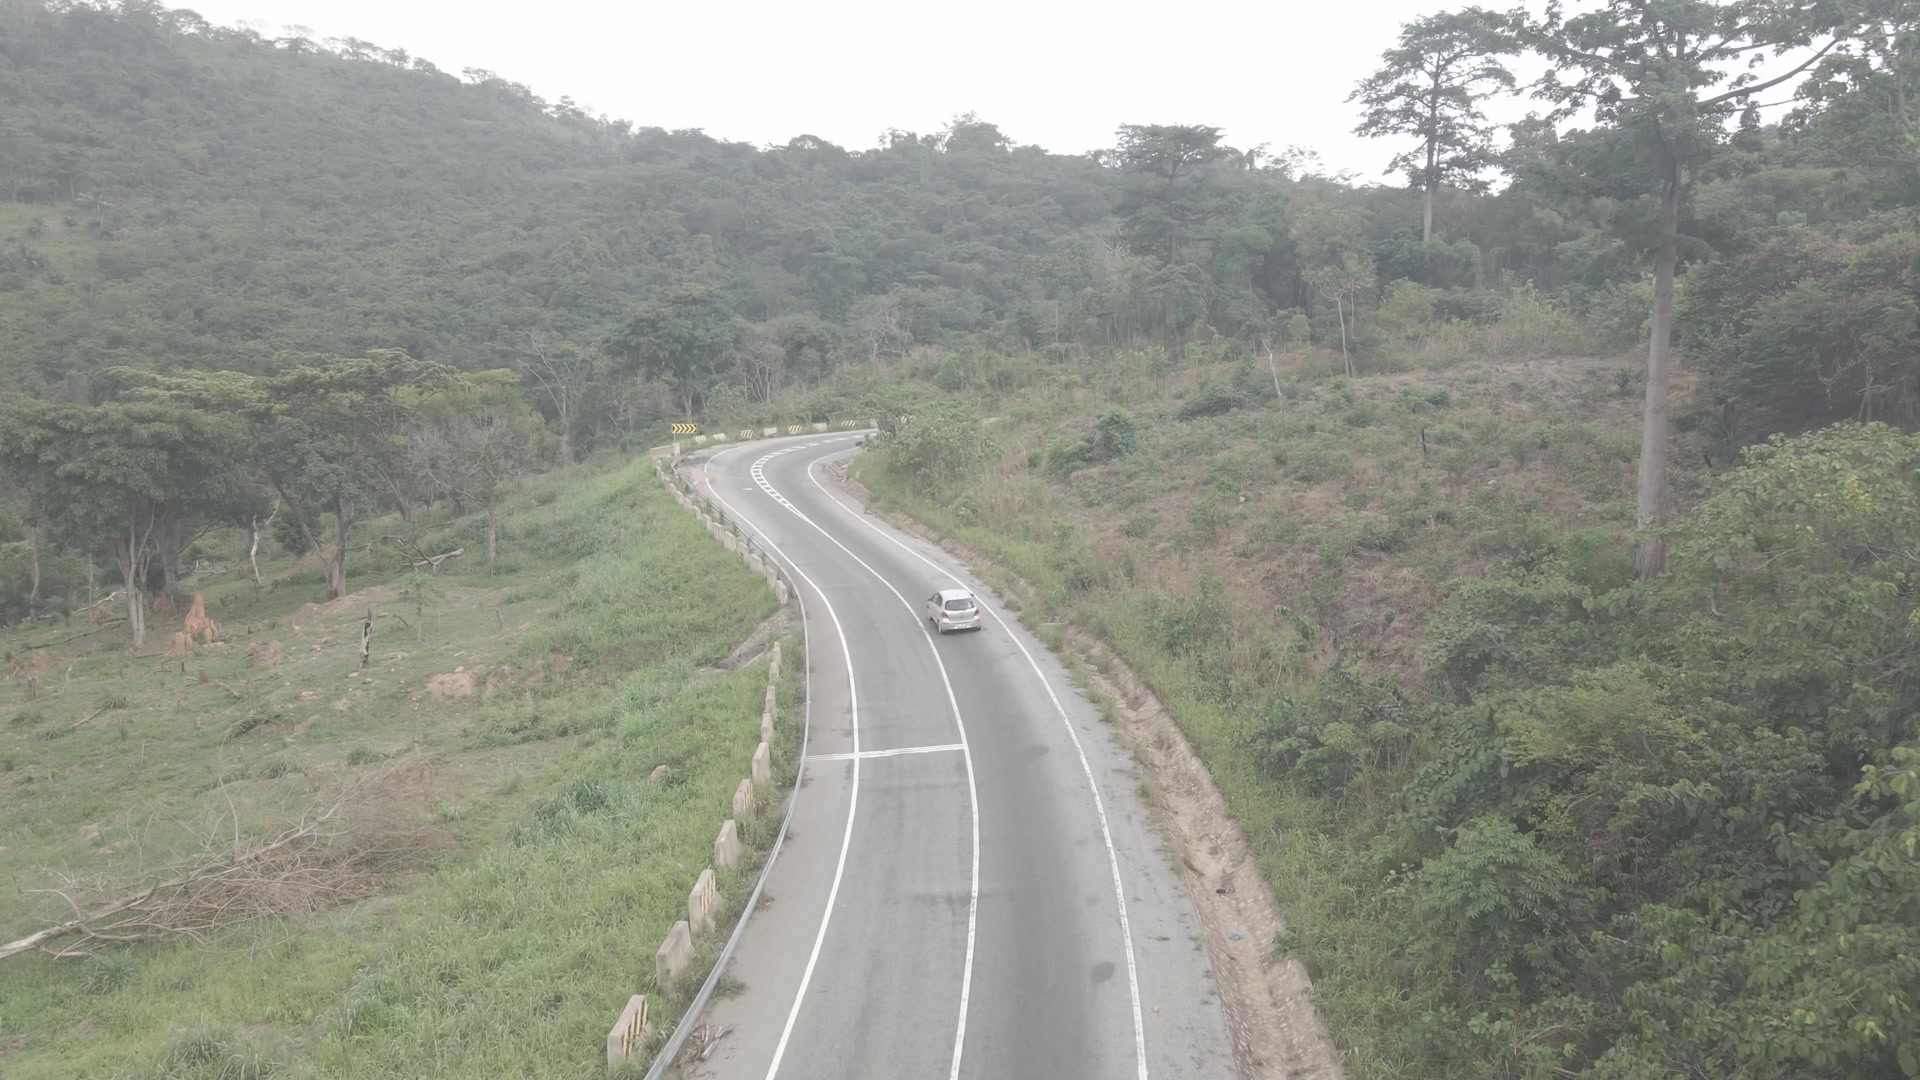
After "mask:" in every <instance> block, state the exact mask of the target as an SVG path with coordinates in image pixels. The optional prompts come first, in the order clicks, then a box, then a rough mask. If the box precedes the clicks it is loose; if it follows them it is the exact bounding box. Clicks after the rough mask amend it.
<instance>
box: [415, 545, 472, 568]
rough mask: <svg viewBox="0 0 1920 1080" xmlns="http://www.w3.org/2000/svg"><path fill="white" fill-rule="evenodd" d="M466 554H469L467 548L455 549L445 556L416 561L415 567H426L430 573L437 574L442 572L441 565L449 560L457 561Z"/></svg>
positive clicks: (430, 556) (434, 556)
mask: <svg viewBox="0 0 1920 1080" xmlns="http://www.w3.org/2000/svg"><path fill="white" fill-rule="evenodd" d="M466 553H467V549H466V548H454V549H453V550H452V551H449V552H447V553H446V554H445V555H429V556H427V557H426V558H424V559H417V560H415V561H414V564H413V565H415V566H424V567H426V568H427V570H428V571H429V572H431V573H435V574H437V573H439V572H440V564H441V563H443V562H446V561H447V560H448V559H457V558H459V557H460V556H462V555H465V554H466Z"/></svg>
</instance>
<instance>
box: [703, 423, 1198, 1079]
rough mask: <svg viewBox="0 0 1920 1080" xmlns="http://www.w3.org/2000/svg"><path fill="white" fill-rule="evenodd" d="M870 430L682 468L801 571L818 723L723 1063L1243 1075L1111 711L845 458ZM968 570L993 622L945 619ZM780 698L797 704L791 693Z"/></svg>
mask: <svg viewBox="0 0 1920 1080" xmlns="http://www.w3.org/2000/svg"><path fill="white" fill-rule="evenodd" d="M857 438H858V437H857V436H849V435H818V436H812V437H801V438H798V439H782V440H768V441H764V442H753V443H746V444H742V445H738V446H734V447H729V448H724V449H719V450H716V451H713V452H711V453H709V454H706V455H703V456H702V457H699V458H695V459H689V460H686V461H684V462H683V463H682V465H681V469H682V472H683V473H684V474H685V475H687V476H688V478H689V479H691V480H692V481H693V482H694V484H695V485H696V486H697V487H698V488H699V489H700V490H701V491H702V492H704V493H705V494H707V495H708V496H709V497H710V498H711V499H713V501H714V502H715V503H716V504H717V505H719V506H720V507H721V508H722V509H724V510H725V511H726V512H727V513H728V515H729V516H731V517H732V518H733V519H734V520H735V521H736V522H739V523H740V524H741V525H742V526H743V527H744V528H745V529H746V530H747V531H748V532H749V533H750V534H751V535H752V536H753V538H754V539H755V541H756V542H758V543H759V544H760V545H761V546H762V548H763V549H766V550H770V551H772V552H773V553H774V554H775V555H776V556H777V557H778V558H779V559H780V560H781V561H782V562H783V563H784V564H785V567H786V569H787V571H788V575H789V577H790V579H792V580H794V581H797V582H798V583H799V593H800V601H801V607H802V612H803V616H804V619H805V623H806V634H807V642H808V669H809V670H808V674H809V681H810V688H811V695H810V702H809V709H808V713H809V715H808V718H807V721H806V722H808V723H810V724H811V725H812V729H811V745H810V748H809V755H808V760H807V762H806V765H805V771H804V773H803V776H802V781H801V788H800V790H799V792H798V795H797V798H796V802H795V805H794V811H793V814H794V816H793V823H792V827H791V829H790V831H789V834H788V840H787V844H786V847H785V849H784V850H783V851H782V852H781V854H780V855H779V858H778V860H777V861H776V863H775V864H774V868H773V871H772V875H771V877H770V878H769V880H768V884H767V892H766V896H765V897H764V898H763V900H762V903H761V907H760V910H759V911H757V912H756V913H755V914H754V916H753V918H752V920H751V921H750V922H749V924H748V926H747V929H746V932H745V934H744V936H743V937H742V939H741V942H740V946H739V949H738V950H737V952H736V953H735V954H734V958H733V960H732V962H731V965H730V967H729V970H728V974H729V975H730V976H731V977H732V979H733V980H734V983H735V985H737V986H738V987H741V989H740V990H739V992H738V993H735V994H732V995H731V996H728V997H725V998H723V999H721V1000H719V1001H716V1002H715V1003H714V1004H712V1005H711V1006H709V1008H708V1010H707V1012H708V1015H707V1017H706V1019H707V1020H708V1022H709V1023H710V1024H711V1025H712V1026H713V1028H715V1029H726V1031H727V1032H728V1034H727V1035H726V1036H725V1038H724V1040H723V1041H722V1042H721V1044H720V1045H719V1046H718V1047H717V1048H716V1049H715V1050H714V1051H713V1052H712V1053H711V1054H710V1055H709V1056H708V1057H707V1059H706V1060H705V1061H703V1062H701V1063H700V1064H699V1065H698V1066H696V1067H695V1068H694V1070H693V1072H692V1075H699V1076H713V1077H720V1078H724V1080H775V1078H779V1080H811V1078H817V1080H919V1078H939V1077H946V1078H948V1080H959V1078H961V1077H966V1078H970V1080H972V1078H979V1080H1027V1078H1031V1080H1096V1078H1098V1080H1147V1078H1148V1077H1156V1078H1164V1080H1175V1078H1179V1080H1228V1078H1231V1077H1232V1076H1233V1075H1234V1068H1233V1057H1232V1048H1231V1046H1230V1044H1229V1041H1228V1035H1227V1028H1226V1022H1225V1019H1224V1016H1223V1014H1222V1011H1221V1006H1220V1002H1219V999H1218V994H1217V990H1216V987H1215V984H1214V980H1213V975H1212V972H1211V970H1210V966H1209V962H1208V958H1207V954H1206V950H1205V948H1204V947H1203V946H1202V944H1201V940H1200V936H1199V930H1198V923H1197V920H1196V918H1195V916H1194V914H1193V910H1192V907H1191V904H1190V902H1189V900H1188V897H1187V895H1186V893H1185V890H1184V888H1183V886H1182V885H1181V883H1180V881H1179V879H1178V877H1177V876H1176V875H1175V873H1174V871H1173V869H1172V867H1171V866H1170V865H1169V864H1168V858H1167V855H1166V853H1165V851H1164V849H1163V845H1162V844H1161V842H1160V840H1159V838H1158V837H1157V836H1156V835H1155V834H1154V833H1153V831H1152V830H1151V828H1150V825H1149V822H1148V819H1147V811H1146V808H1145V807H1144V806H1143V805H1142V804H1141V802H1140V800H1139V797H1138V796H1137V795H1136V787H1137V783H1138V781H1137V775H1136V772H1135V769H1134V766H1133V764H1132V762H1131V761H1130V760H1129V759H1128V757H1127V755H1126V754H1125V752H1124V751H1123V750H1122V749H1121V748H1120V747H1119V745H1118V744H1117V742H1116V741H1115V738H1114V735H1113V733H1112V729H1111V727H1110V726H1109V725H1107V724H1105V723H1103V722H1102V721H1101V718H1100V715H1099V713H1098V711H1097V710H1096V709H1095V708H1094V707H1093V706H1092V704H1091V703H1089V702H1088V701H1087V700H1086V699H1085V698H1084V697H1083V696H1082V695H1081V694H1080V693H1079V692H1078V691H1077V690H1075V689H1074V687H1073V685H1072V683H1071V682H1070V681H1069V679H1068V678H1067V676H1066V674H1065V672H1064V671H1063V670H1062V668H1061V667H1060V665H1059V664H1058V663H1057V662H1056V661H1055V660H1054V658H1053V657H1052V655H1051V654H1050V653H1048V652H1047V651H1046V649H1045V648H1044V647H1043V646H1042V645H1041V644H1040V643H1039V642H1038V641H1037V640H1036V639H1034V638H1033V636H1032V635H1030V634H1028V633H1027V632H1026V631H1025V630H1024V629H1022V628H1021V627H1020V625H1019V623H1018V622H1017V620H1016V619H1015V617H1014V616H1012V615H1011V614H1008V613H1005V610H1004V609H1003V608H1002V606H1001V604H1000V602H999V600H998V599H997V598H996V597H995V596H994V595H993V594H992V593H991V592H990V591H989V590H987V589H986V588H985V586H983V585H982V584H981V583H980V582H979V581H977V580H975V579H974V578H973V577H972V575H971V574H969V573H968V572H967V571H966V570H965V568H964V567H962V566H960V565H959V564H958V563H957V562H955V561H954V560H953V559H952V558H950V557H949V556H947V555H946V554H945V553H944V552H942V551H940V550H939V549H938V548H936V547H934V546H932V545H930V544H926V543H924V542H921V541H919V540H917V539H914V538H910V537H908V536H905V535H904V534H901V533H899V532H897V531H895V530H893V529H890V528H888V527H887V526H886V525H884V524H882V523H880V522H879V521H877V520H875V519H874V518H872V517H869V516H867V515H866V514H864V513H863V512H862V510H861V508H860V507H859V505H858V504H857V503H855V502H854V500H853V499H852V498H851V497H849V496H848V495H847V494H846V492H845V491H844V490H841V489H839V488H837V487H836V486H834V485H833V484H832V482H831V481H830V480H829V479H827V477H826V476H825V475H824V473H823V469H822V467H823V466H824V465H825V463H827V462H829V461H831V460H834V459H837V458H844V457H847V456H849V455H850V454H852V453H853V452H854V451H855V448H856V446H857ZM955 583H958V585H959V586H960V587H964V588H967V589H970V590H972V591H973V592H974V593H975V595H977V596H979V597H980V598H981V601H982V602H983V603H984V604H985V606H986V608H987V616H986V619H985V623H986V626H985V629H983V630H980V631H978V632H967V633H959V634H950V635H946V636H937V635H935V634H933V633H932V630H931V627H929V625H928V624H927V622H926V620H925V618H924V617H923V615H922V613H921V612H922V607H923V602H924V601H925V599H926V598H927V597H928V596H929V595H931V594H932V593H933V592H934V591H935V590H936V589H940V588H951V587H954V585H955ZM782 722H783V723H795V722H799V721H797V720H795V719H792V718H782Z"/></svg>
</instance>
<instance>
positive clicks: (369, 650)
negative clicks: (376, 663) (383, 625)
mask: <svg viewBox="0 0 1920 1080" xmlns="http://www.w3.org/2000/svg"><path fill="white" fill-rule="evenodd" d="M372 658H373V609H372V608H368V609H367V620H366V621H365V622H363V623H361V624H360V666H361V667H363V668H364V667H366V666H367V662H368V661H369V660H371V659H372Z"/></svg>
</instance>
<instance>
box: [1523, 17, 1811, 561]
mask: <svg viewBox="0 0 1920 1080" xmlns="http://www.w3.org/2000/svg"><path fill="white" fill-rule="evenodd" d="M1840 30H1841V28H1840V27H1837V26H1836V16H1835V15H1834V14H1833V13H1832V12H1831V11H1830V10H1829V9H1828V8H1827V7H1826V6H1825V5H1824V4H1821V3H1816V2H1807V0H1729V2H1715V0H1666V2H1662V3H1657V4H1650V3H1647V2H1645V0H1602V2H1600V3H1599V4H1597V5H1596V6H1595V8H1594V10H1591V11H1587V12H1584V13H1582V14H1579V15H1573V16H1569V15H1567V14H1566V12H1565V10H1564V5H1563V4H1562V3H1560V0H1552V2H1550V3H1549V4H1548V5H1547V12H1546V16H1545V17H1544V18H1543V19H1540V20H1537V21H1532V22H1530V23H1528V24H1527V25H1526V26H1525V28H1524V30H1523V34H1524V36H1525V38H1526V40H1528V41H1529V42H1530V43H1531V44H1533V45H1534V46H1535V47H1536V48H1538V49H1539V50H1540V51H1541V52H1542V53H1544V54H1545V55H1546V57H1547V59H1548V60H1549V62H1550V66H1549V68H1548V69H1547V73H1546V75H1544V76H1543V77H1542V78H1541V80H1540V82H1539V84H1538V92H1539V93H1540V94H1541V95H1542V96H1544V97H1545V98H1547V99H1548V100H1549V101H1551V102H1553V103H1554V104H1555V106H1556V108H1557V111H1556V116H1557V117H1558V118H1561V119H1565V118H1567V117H1569V116H1572V115H1574V114H1575V113H1577V112H1579V111H1581V110H1584V109H1588V108H1591V109H1593V110H1594V113H1595V115H1596V117H1597V118H1598V119H1599V120H1600V122H1601V123H1603V124H1607V125H1610V126H1611V127H1613V128H1614V129H1616V131H1617V132H1618V133H1619V136H1620V140H1619V143H1618V145H1619V146H1620V147H1622V148H1623V149H1631V150H1632V151H1634V152H1635V153H1636V154H1637V155H1638V160H1639V161H1640V163H1641V165H1642V166H1643V168H1644V170H1645V175H1646V177H1647V179H1648V180H1649V181H1650V186H1651V188H1652V189H1653V192H1654V193H1655V194H1656V195H1657V198H1658V201H1659V211H1658V213H1659V241H1658V244H1657V249H1656V252H1655V259H1654V287H1653V317H1652V320H1651V321H1652V332H1651V339H1650V340H1649V342H1648V345H1647V395H1646V407H1645V413H1644V418H1643V421H1642V426H1641V435H1640V474H1639V492H1638V497H1637V505H1636V510H1637V513H1638V516H1639V520H1640V524H1641V526H1642V527H1643V528H1645V529H1647V530H1648V533H1647V536H1646V538H1645V539H1644V540H1643V541H1642V543H1641V546H1640V551H1639V555H1638V558H1637V560H1636V562H1637V564H1638V566H1639V570H1640V573H1641V575H1642V576H1643V577H1650V576H1652V575H1654V574H1657V573H1659V572H1660V571H1661V570H1662V569H1664V568H1665V566H1666V543H1665V541H1664V540H1663V539H1662V538H1661V536H1660V535H1659V532H1658V529H1659V528H1660V527H1661V526H1663V525H1665V524H1666V522H1667V520H1668V517H1669V515H1670V513H1671V502H1670V499H1669V497H1668V492H1667V428H1668V422H1667V420H1668V388H1669V385H1670V384H1671V382H1672V378H1673V281H1674V275H1675V273H1676V270H1677V267H1678V264H1679V233H1680V204H1681V201H1682V200H1683V199H1684V198H1685V197H1686V194H1687V191H1688V188H1689V186H1690V185H1691V183H1692V181H1693V178H1694V177H1695V176H1696V175H1697V174H1698V172H1699V170H1700V168H1701V167H1702V166H1703V165H1704V164H1705V163H1706V162H1707V160H1708V159H1709V158H1710V157H1711V156H1712V154H1713V153H1714V151H1715V150H1716V149H1717V148H1718V147H1719V146H1720V145H1722V144H1723V143H1724V142H1725V140H1726V138H1727V122H1728V120H1730V119H1732V118H1733V117H1734V116H1735V115H1736V114H1737V113H1738V112H1739V111H1740V110H1741V108H1742V107H1743V106H1744V105H1745V104H1746V102H1747V101H1748V100H1750V99H1751V98H1752V96H1753V95H1754V94H1757V93H1760V92H1762V91H1764V90H1768V89H1771V88H1773V87H1775V86H1779V85H1781V84H1783V83H1786V82H1789V81H1791V80H1793V79H1795V78H1797V77H1799V76H1800V75H1802V74H1804V73H1805V72H1807V71H1808V70H1809V69H1811V68H1812V67H1814V66H1815V65H1816V64H1818V63H1819V62H1820V61H1821V59H1822V58H1823V57H1825V56H1826V55H1827V54H1828V53H1829V52H1831V51H1832V50H1833V49H1834V48H1835V47H1836V46H1837V45H1838V44H1839V42H1840V41H1841V40H1842V39H1843V34H1842V33H1841V32H1840ZM1821 39H1824V41H1822V42H1821V43H1820V44H1818V45H1817V46H1816V45H1815V42H1816V41H1821ZM1796 50H1798V51H1801V52H1804V54H1805V55H1804V56H1801V57H1800V58H1799V59H1798V61H1797V63H1791V64H1789V65H1788V66H1787V67H1786V70H1784V71H1782V72H1780V73H1778V74H1775V75H1773V76H1772V77H1769V78H1762V77H1761V76H1759V75H1757V74H1755V73H1754V72H1753V71H1752V70H1751V69H1750V67H1749V69H1748V70H1741V71H1737V72H1735V71H1730V70H1729V69H1730V68H1735V67H1738V66H1739V65H1742V64H1748V63H1749V62H1750V61H1753V60H1759V59H1764V58H1765V57H1766V56H1767V55H1768V54H1775V55H1782V54H1788V53H1792V52H1795V51H1796Z"/></svg>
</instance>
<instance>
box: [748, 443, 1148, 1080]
mask: <svg viewBox="0 0 1920 1080" xmlns="http://www.w3.org/2000/svg"><path fill="white" fill-rule="evenodd" d="M829 441H832V442H841V441H845V440H842V439H835V440H829ZM798 449H801V447H798V446H791V447H788V448H787V449H785V450H776V451H774V452H773V453H771V454H768V455H767V456H765V457H763V458H761V459H760V460H758V461H756V462H754V463H753V468H752V469H751V470H750V471H751V472H752V474H753V478H754V480H755V482H757V483H758V484H759V485H760V487H761V488H762V489H763V490H764V491H766V493H767V494H768V495H770V496H772V497H773V499H774V500H775V501H776V502H778V503H779V504H780V505H781V506H784V507H786V508H787V510H788V511H790V512H791V513H792V514H793V516H795V517H797V518H799V519H800V520H801V521H804V522H806V523H807V524H808V525H810V526H812V527H813V529H814V531H816V532H818V533H819V534H820V535H821V536H824V537H826V538H827V542H828V543H831V544H832V545H833V546H834V547H837V548H839V549H840V550H841V551H843V552H845V553H846V555H847V557H848V558H850V559H852V560H853V561H854V562H857V563H859V564H860V565H861V566H862V567H863V568H865V570H866V571H867V573H869V574H872V575H873V577H874V580H876V581H878V582H879V583H880V584H882V585H884V586H886V589H887V591H888V592H890V593H892V594H893V595H894V598H895V599H897V600H899V601H900V606H901V607H903V608H906V609H907V615H908V617H910V618H912V619H913V620H914V621H916V622H919V621H920V613H919V612H918V611H917V610H915V609H914V606H913V604H912V602H910V601H909V600H908V599H907V598H906V597H905V596H904V595H902V594H901V592H900V590H899V589H896V588H894V587H893V582H891V581H888V580H887V578H886V576H885V575H883V574H881V573H880V571H878V570H875V569H874V568H873V567H872V565H870V564H869V563H868V562H867V561H866V560H865V559H862V558H861V557H860V556H858V555H855V554H854V553H853V549H852V548H849V547H848V546H847V545H845V544H843V543H841V542H840V539H839V538H838V537H836V536H834V535H833V534H832V533H830V532H828V531H827V530H826V529H824V528H822V527H821V526H820V523H819V522H817V521H815V520H813V519H812V518H810V517H808V516H807V515H806V514H805V513H803V512H802V511H801V510H800V508H799V507H797V506H795V505H793V503H791V502H789V501H787V497H786V496H785V495H782V494H780V492H779V491H778V490H776V489H775V488H774V486H773V485H772V484H770V483H768V482H767V477H766V472H765V469H764V466H765V465H766V463H767V462H768V461H771V460H772V459H774V458H776V457H779V456H780V455H781V454H788V453H792V452H793V451H795V450H798ZM839 452H840V451H839V450H838V449H835V450H831V451H829V452H828V453H827V454H826V455H824V457H822V458H821V459H820V460H825V458H826V457H832V456H833V455H834V454H837V453H839ZM817 464H819V462H818V461H811V462H808V463H807V464H806V465H805V467H804V470H805V472H806V474H807V476H808V478H809V479H811V478H812V476H813V467H814V465H817ZM933 633H934V632H933V629H932V628H931V627H929V626H928V625H926V624H925V623H920V634H921V637H922V639H923V640H925V641H926V643H927V651H929V652H931V653H932V654H933V662H934V664H935V666H937V667H938V668H939V669H940V682H941V684H942V685H943V686H944V687H945V688H946V691H947V706H948V707H949V708H951V709H952V710H953V724H954V727H955V728H957V729H958V730H959V733H960V751H961V755H962V757H964V758H965V760H966V763H967V803H968V808H969V809H970V810H971V812H972V818H973V823H972V824H973V828H972V833H973V867H972V872H971V882H970V884H969V888H968V890H967V893H968V895H967V955H966V961H965V964H964V966H963V967H962V968H961V973H960V1017H959V1020H958V1022H957V1023H956V1025H955V1028H954V1034H953V1060H952V1064H951V1066H950V1067H949V1069H948V1071H947V1076H948V1080H959V1078H960V1056H961V1051H962V1050H963V1049H964V1048H965V1046H966V1042H967V1010H968V1006H969V1003H970V1002H971V1001H972V999H973V953H974V944H975V941H976V940H977V938H978V935H979V925H980V791H979V788H978V787H977V786H976V785H975V783H974V777H973V752H972V751H971V750H969V749H967V722H966V720H965V719H964V718H962V717H961V715H960V699H959V698H957V697H955V696H954V693H953V680H952V679H950V678H948V677H947V665H946V662H945V661H943V660H941V659H940V650H939V649H938V648H937V647H935V645H934V643H933ZM855 749H856V750H858V747H856V748H855ZM859 762H860V759H859V758H855V759H854V766H853V767H854V769H855V775H858V770H859V768H860V764H859ZM1128 957H1129V960H1131V957H1132V953H1131V951H1129V953H1128ZM804 986H805V984H804V983H802V987H803V988H804ZM1135 1001H1136V1005H1135V1011H1136V1013H1137V1012H1138V1004H1137V1002H1138V997H1137V996H1136V998H1135ZM799 1008H800V1005H799V1002H797V1001H796V1002H795V1003H794V1011H795V1013H796V1014H797V1013H798V1012H799ZM789 1023H791V1018H789ZM767 1080H773V1074H772V1073H771V1072H769V1073H768V1074H767Z"/></svg>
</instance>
